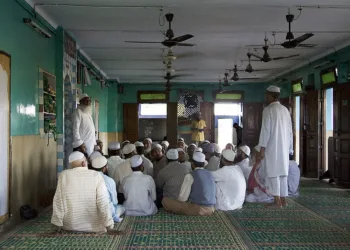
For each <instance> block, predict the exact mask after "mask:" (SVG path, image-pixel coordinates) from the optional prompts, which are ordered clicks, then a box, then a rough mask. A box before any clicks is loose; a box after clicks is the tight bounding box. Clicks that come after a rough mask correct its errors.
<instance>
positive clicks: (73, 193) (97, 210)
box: [51, 152, 114, 232]
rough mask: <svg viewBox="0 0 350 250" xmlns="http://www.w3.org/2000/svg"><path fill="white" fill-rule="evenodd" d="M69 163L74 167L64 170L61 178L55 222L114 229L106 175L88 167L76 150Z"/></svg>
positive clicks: (72, 226)
mask: <svg viewBox="0 0 350 250" xmlns="http://www.w3.org/2000/svg"><path fill="white" fill-rule="evenodd" d="M69 163H70V164H71V165H72V167H73V168H72V169H69V170H64V171H63V172H62V173H61V174H60V177H59V179H58V184H57V189H56V193H55V196H54V200H53V214H52V218H51V223H52V224H54V225H56V226H57V227H60V228H63V229H64V230H71V231H81V232H106V231H107V230H106V229H108V230H112V229H113V227H114V221H113V218H112V214H111V210H110V208H109V197H108V191H107V188H106V185H105V182H104V180H103V177H102V176H101V174H99V173H98V172H96V171H91V170H89V169H88V168H87V162H86V158H85V156H84V155H83V154H82V153H80V152H73V153H72V154H71V155H70V156H69Z"/></svg>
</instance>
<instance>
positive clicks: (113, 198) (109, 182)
mask: <svg viewBox="0 0 350 250" xmlns="http://www.w3.org/2000/svg"><path fill="white" fill-rule="evenodd" d="M100 173H101V174H102V176H103V179H104V181H105V184H106V188H107V191H108V195H109V208H110V210H111V213H112V218H113V220H114V221H115V222H120V221H121V220H120V218H119V217H118V215H117V208H118V198H117V187H116V184H115V181H114V180H113V179H112V178H111V177H108V176H107V175H105V174H104V173H102V172H100Z"/></svg>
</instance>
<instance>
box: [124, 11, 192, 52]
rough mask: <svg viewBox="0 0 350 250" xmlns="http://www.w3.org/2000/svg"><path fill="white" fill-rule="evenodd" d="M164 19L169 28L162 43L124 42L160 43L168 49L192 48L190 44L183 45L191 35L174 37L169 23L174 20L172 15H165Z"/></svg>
mask: <svg viewBox="0 0 350 250" xmlns="http://www.w3.org/2000/svg"><path fill="white" fill-rule="evenodd" d="M165 18H166V20H167V21H168V23H169V28H168V30H167V31H166V33H165V36H166V38H167V39H165V40H164V41H162V42H154V41H125V42H126V43H161V44H163V45H164V46H166V47H168V48H170V47H174V46H194V44H192V43H184V41H186V40H188V39H191V38H192V37H193V35H191V34H186V35H182V36H178V37H174V31H173V30H172V29H171V22H172V21H173V19H174V14H173V13H168V14H165Z"/></svg>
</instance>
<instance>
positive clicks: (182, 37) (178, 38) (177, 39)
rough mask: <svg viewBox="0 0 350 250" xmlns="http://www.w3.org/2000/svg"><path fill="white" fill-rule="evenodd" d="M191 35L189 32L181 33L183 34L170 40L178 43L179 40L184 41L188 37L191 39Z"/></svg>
mask: <svg viewBox="0 0 350 250" xmlns="http://www.w3.org/2000/svg"><path fill="white" fill-rule="evenodd" d="M192 37H193V35H190V34H186V35H183V36H178V37H175V38H173V39H171V40H173V41H175V42H178V43H181V42H184V41H186V40H188V39H191V38H192Z"/></svg>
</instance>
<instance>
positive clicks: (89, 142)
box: [73, 94, 96, 156]
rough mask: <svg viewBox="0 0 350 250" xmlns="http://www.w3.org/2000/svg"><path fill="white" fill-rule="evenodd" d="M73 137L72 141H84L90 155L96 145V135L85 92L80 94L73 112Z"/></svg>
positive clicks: (89, 101) (88, 100)
mask: <svg viewBox="0 0 350 250" xmlns="http://www.w3.org/2000/svg"><path fill="white" fill-rule="evenodd" d="M73 137H74V141H80V140H82V141H83V142H84V144H85V146H86V153H87V154H88V156H90V155H91V153H92V152H93V151H94V147H95V145H96V136H95V126H94V122H93V120H92V109H91V100H90V98H89V96H88V95H87V94H82V95H80V97H79V105H78V108H77V109H76V110H75V111H74V113H73Z"/></svg>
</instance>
